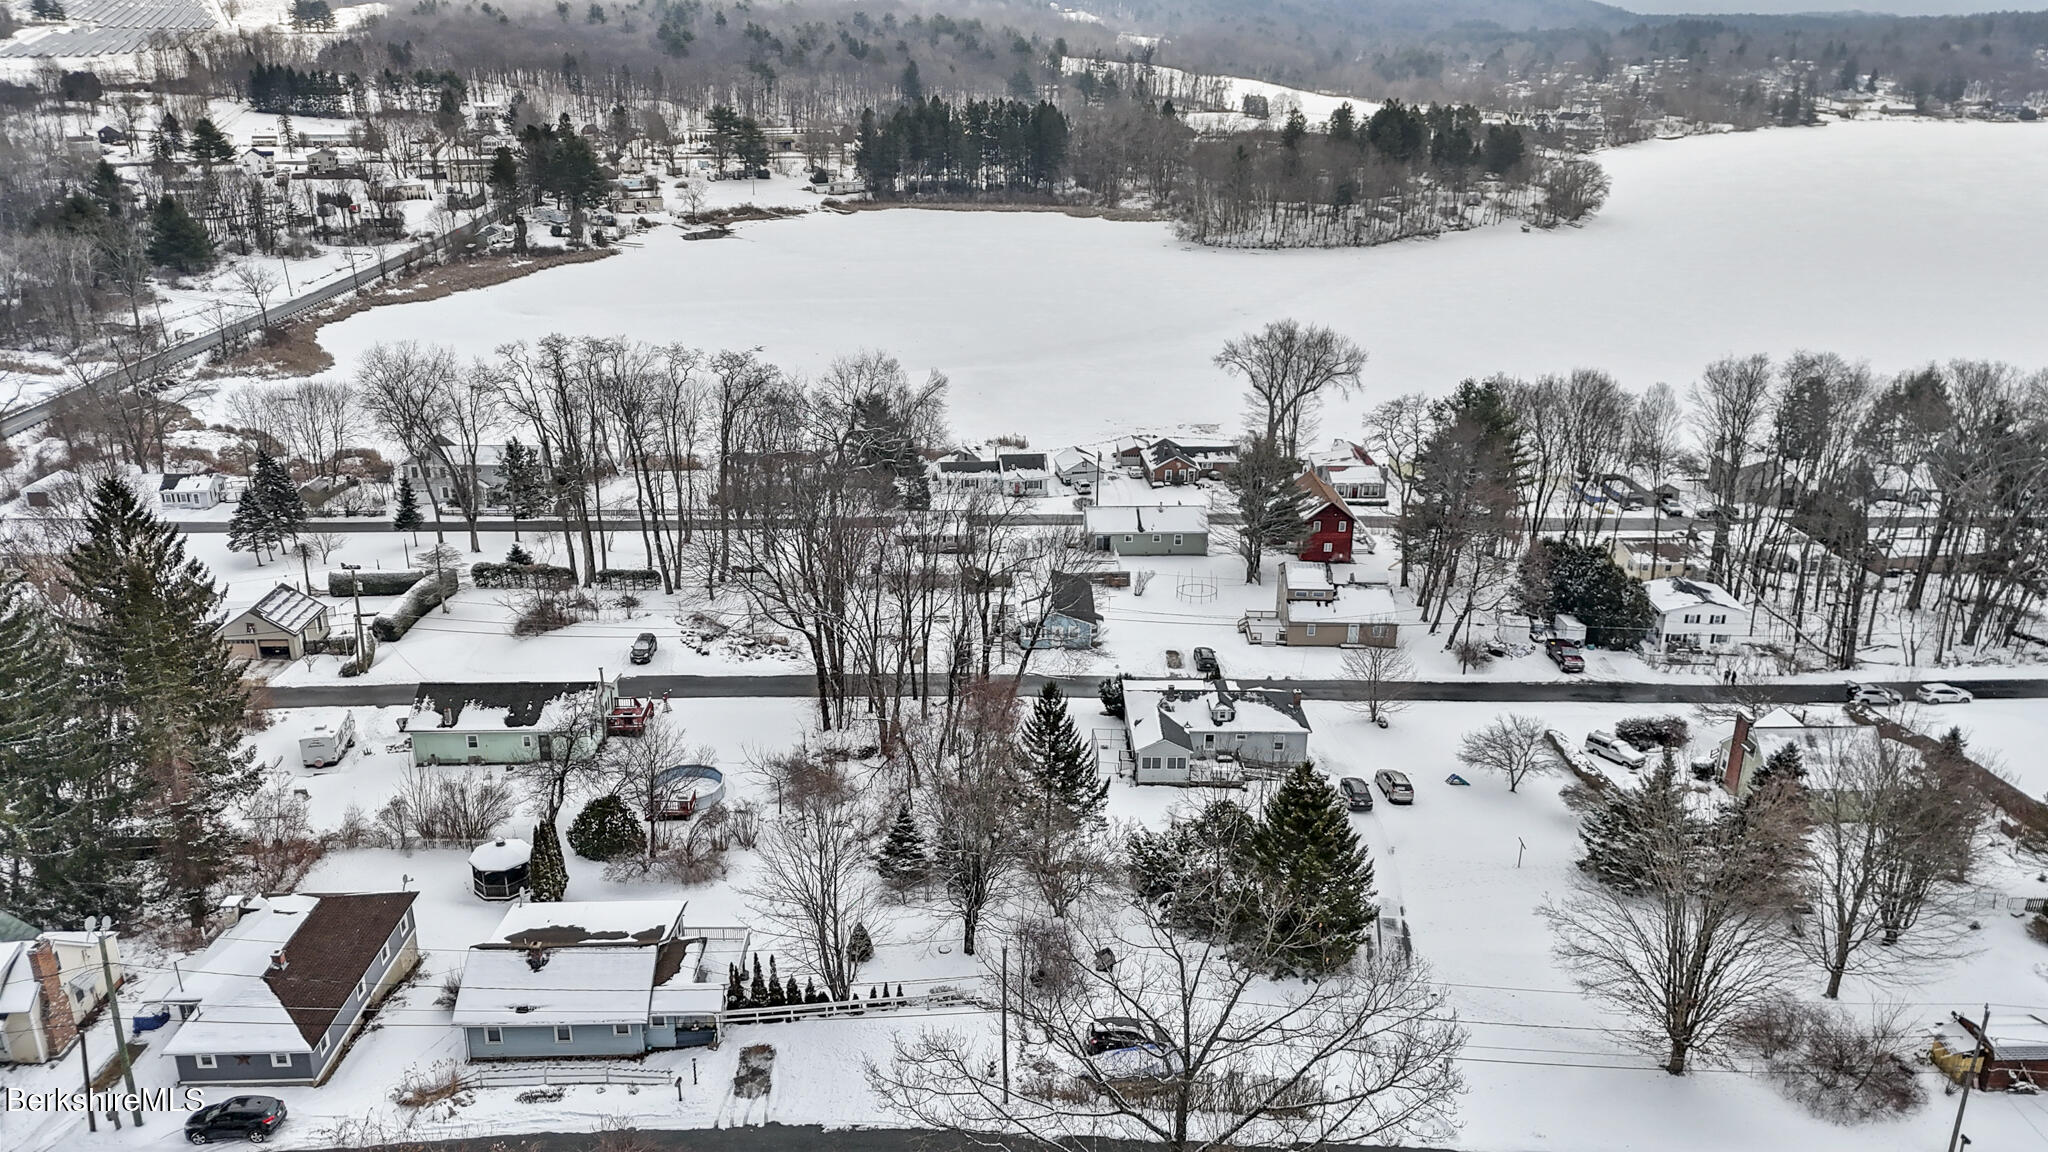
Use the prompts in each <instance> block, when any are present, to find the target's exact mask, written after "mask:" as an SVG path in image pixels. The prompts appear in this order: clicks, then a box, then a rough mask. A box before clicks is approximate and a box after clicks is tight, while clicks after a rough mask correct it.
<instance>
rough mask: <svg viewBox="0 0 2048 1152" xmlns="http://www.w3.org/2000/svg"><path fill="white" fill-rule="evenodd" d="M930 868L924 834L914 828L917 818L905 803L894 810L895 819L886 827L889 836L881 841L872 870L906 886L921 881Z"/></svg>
mask: <svg viewBox="0 0 2048 1152" xmlns="http://www.w3.org/2000/svg"><path fill="white" fill-rule="evenodd" d="M931 867H932V858H931V853H930V852H929V851H927V850H926V848H925V844H924V833H922V832H920V831H918V828H917V817H915V816H913V815H911V814H910V805H908V804H905V805H904V806H903V807H901V808H898V809H897V810H896V822H895V823H894V824H891V825H890V826H889V836H888V838H887V839H885V840H883V841H882V851H881V852H880V853H879V854H878V855H877V856H876V859H875V871H877V872H879V873H881V876H882V879H884V880H887V881H888V882H889V883H891V884H895V885H899V886H902V887H908V886H910V885H912V884H916V883H919V882H921V881H922V880H923V879H924V878H925V877H926V876H927V875H929V874H930V872H931Z"/></svg>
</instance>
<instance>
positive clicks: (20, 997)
mask: <svg viewBox="0 0 2048 1152" xmlns="http://www.w3.org/2000/svg"><path fill="white" fill-rule="evenodd" d="M34 944H35V941H33V940H7V941H0V1016H6V1015H10V1014H12V1013H15V1012H27V1011H29V1010H31V1009H33V1008H34V1007H35V1003H36V978H35V974H34V973H33V972H30V971H29V967H28V950H29V948H30V947H31V946H33V945H34Z"/></svg>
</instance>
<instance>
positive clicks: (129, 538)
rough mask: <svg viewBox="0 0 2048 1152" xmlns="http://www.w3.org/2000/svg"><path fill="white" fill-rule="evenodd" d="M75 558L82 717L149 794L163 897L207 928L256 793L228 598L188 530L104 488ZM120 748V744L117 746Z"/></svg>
mask: <svg viewBox="0 0 2048 1152" xmlns="http://www.w3.org/2000/svg"><path fill="white" fill-rule="evenodd" d="M81 536H82V538H81V539H80V541H79V542H78V543H77V544H75V545H73V546H72V548H71V550H70V552H69V553H68V554H67V555H66V556H65V574H64V587H65V590H66V591H68V592H69V593H70V594H71V595H72V597H73V598H74V603H75V605H76V611H75V613H74V615H73V617H72V619H71V620H70V621H69V629H70V635H71V641H72V647H73V653H74V655H75V656H76V658H77V661H78V664H79V668H80V672H81V674H82V677H83V680H84V687H83V696H82V699H81V700H80V702H79V704H80V707H81V708H82V709H83V710H84V711H85V712H86V714H87V715H88V716H89V717H90V722H91V723H92V724H93V725H94V726H95V730H96V731H98V732H100V733H103V734H105V735H107V736H108V737H109V738H110V745H111V747H112V749H113V751H114V757H115V758H114V763H113V764H112V765H111V766H110V767H109V772H110V774H111V775H112V776H114V777H115V778H127V779H132V780H134V781H136V782H137V783H138V785H139V786H140V787H142V788H143V789H144V790H145V798H144V800H143V803H142V805H141V812H140V815H141V817H142V818H143V819H144V820H146V821H147V822H148V825H149V828H148V837H149V839H150V841H151V842H152V844H153V849H152V853H151V855H152V860H151V864H152V867H153V868H154V870H155V879H156V882H157V890H158V894H159V895H160V896H161V897H163V898H165V899H166V900H168V901H170V902H172V903H175V904H176V905H177V906H178V907H179V908H180V910H182V911H183V912H184V913H185V915H186V917H187V918H188V919H189V920H190V922H191V923H192V924H193V925H194V926H195V927H196V926H198V925H200V924H203V923H204V922H205V920H206V916H207V914H208V913H209V912H211V911H212V909H213V898H214V896H215V895H216V892H215V889H216V886H217V885H218V883H219V882H220V881H221V880H222V879H223V878H224V877H225V874H226V872H227V870H228V867H229V865H230V863H231V860H232V858H233V855H234V852H235V849H236V847H237V846H238V844H239V842H240V834H239V832H238V830H237V829H236V828H235V826H234V824H233V822H232V821H231V820H230V819H229V816H228V813H229V811H230V809H232V808H233V807H234V806H235V805H236V804H238V803H240V802H241V801H242V800H243V799H244V798H245V797H246V796H247V795H248V793H249V792H250V790H252V789H253V788H254V787H255V783H256V778H257V770H256V766H255V751H254V749H250V748H245V747H244V746H243V743H242V724H243V717H244V714H245V713H246V711H247V708H248V704H249V697H248V692H247V690H246V689H245V688H244V687H243V686H242V679H241V677H242V670H243V668H244V667H245V665H244V664H243V663H242V662H241V661H239V660H236V659H235V658H234V657H233V656H232V655H230V654H229V652H228V649H227V646H226V645H225V644H223V643H222V642H221V641H220V639H219V637H218V636H217V635H216V629H217V628H218V627H219V626H220V615H219V608H220V591H219V590H218V589H217V588H216V587H215V586H214V583H213V577H212V575H211V574H210V573H208V572H207V570H206V567H205V566H204V565H202V564H200V563H199V562H198V561H196V560H192V559H190V558H188V557H187V556H186V555H185V540H184V537H183V536H182V535H181V534H180V533H179V532H178V531H177V529H175V528H173V527H171V526H170V525H168V524H166V523H164V522H162V521H160V520H158V519H157V518H156V517H155V516H153V515H151V514H150V512H149V511H148V509H146V508H145V507H143V505H142V503H141V501H140V500H138V499H137V498H136V496H135V493H134V492H133V491H131V490H130V489H129V487H128V486H127V485H126V484H124V483H122V482H121V481H119V480H115V479H111V478H110V479H107V480H103V481H101V482H100V484H99V486H98V487H97V488H95V489H94V490H93V496H92V505H91V507H90V509H89V510H88V512H87V514H86V520H85V525H84V530H83V532H82V534H81ZM115 736H118V739H111V738H113V737H115Z"/></svg>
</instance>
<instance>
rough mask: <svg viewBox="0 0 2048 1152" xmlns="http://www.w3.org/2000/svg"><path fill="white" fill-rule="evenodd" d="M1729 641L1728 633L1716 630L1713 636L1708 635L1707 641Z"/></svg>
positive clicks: (1713, 642)
mask: <svg viewBox="0 0 2048 1152" xmlns="http://www.w3.org/2000/svg"><path fill="white" fill-rule="evenodd" d="M1727 642H1728V636H1727V634H1726V633H1721V632H1716V633H1715V634H1713V635H1712V636H1709V637H1707V643H1709V644H1726V643H1727Z"/></svg>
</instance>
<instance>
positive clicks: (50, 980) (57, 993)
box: [28, 940, 78, 1060]
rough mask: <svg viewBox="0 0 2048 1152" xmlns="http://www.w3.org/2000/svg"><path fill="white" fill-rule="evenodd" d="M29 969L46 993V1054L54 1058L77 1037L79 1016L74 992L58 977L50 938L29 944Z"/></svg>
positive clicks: (67, 1048) (43, 1016)
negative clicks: (74, 1009) (73, 1011)
mask: <svg viewBox="0 0 2048 1152" xmlns="http://www.w3.org/2000/svg"><path fill="white" fill-rule="evenodd" d="M28 970H29V972H30V974H31V975H33V976H34V977H35V978H36V983H37V984H38V985H41V987H42V992H43V998H42V999H43V1003H42V1026H43V1043H44V1045H45V1048H44V1053H45V1055H47V1056H48V1057H49V1058H50V1059H52V1060H54V1059H56V1058H57V1057H59V1056H61V1055H63V1054H64V1053H65V1052H67V1051H69V1050H70V1048H71V1042H72V1041H73V1040H76V1039H78V1019H77V1017H75V1016H73V1015H72V1014H71V992H70V990H69V989H67V988H65V987H64V981H63V980H62V979H60V978H59V976H58V965H57V950H56V949H55V948H52V947H50V942H49V941H48V940H38V941H36V942H35V943H34V944H32V945H30V946H29V950H28Z"/></svg>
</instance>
